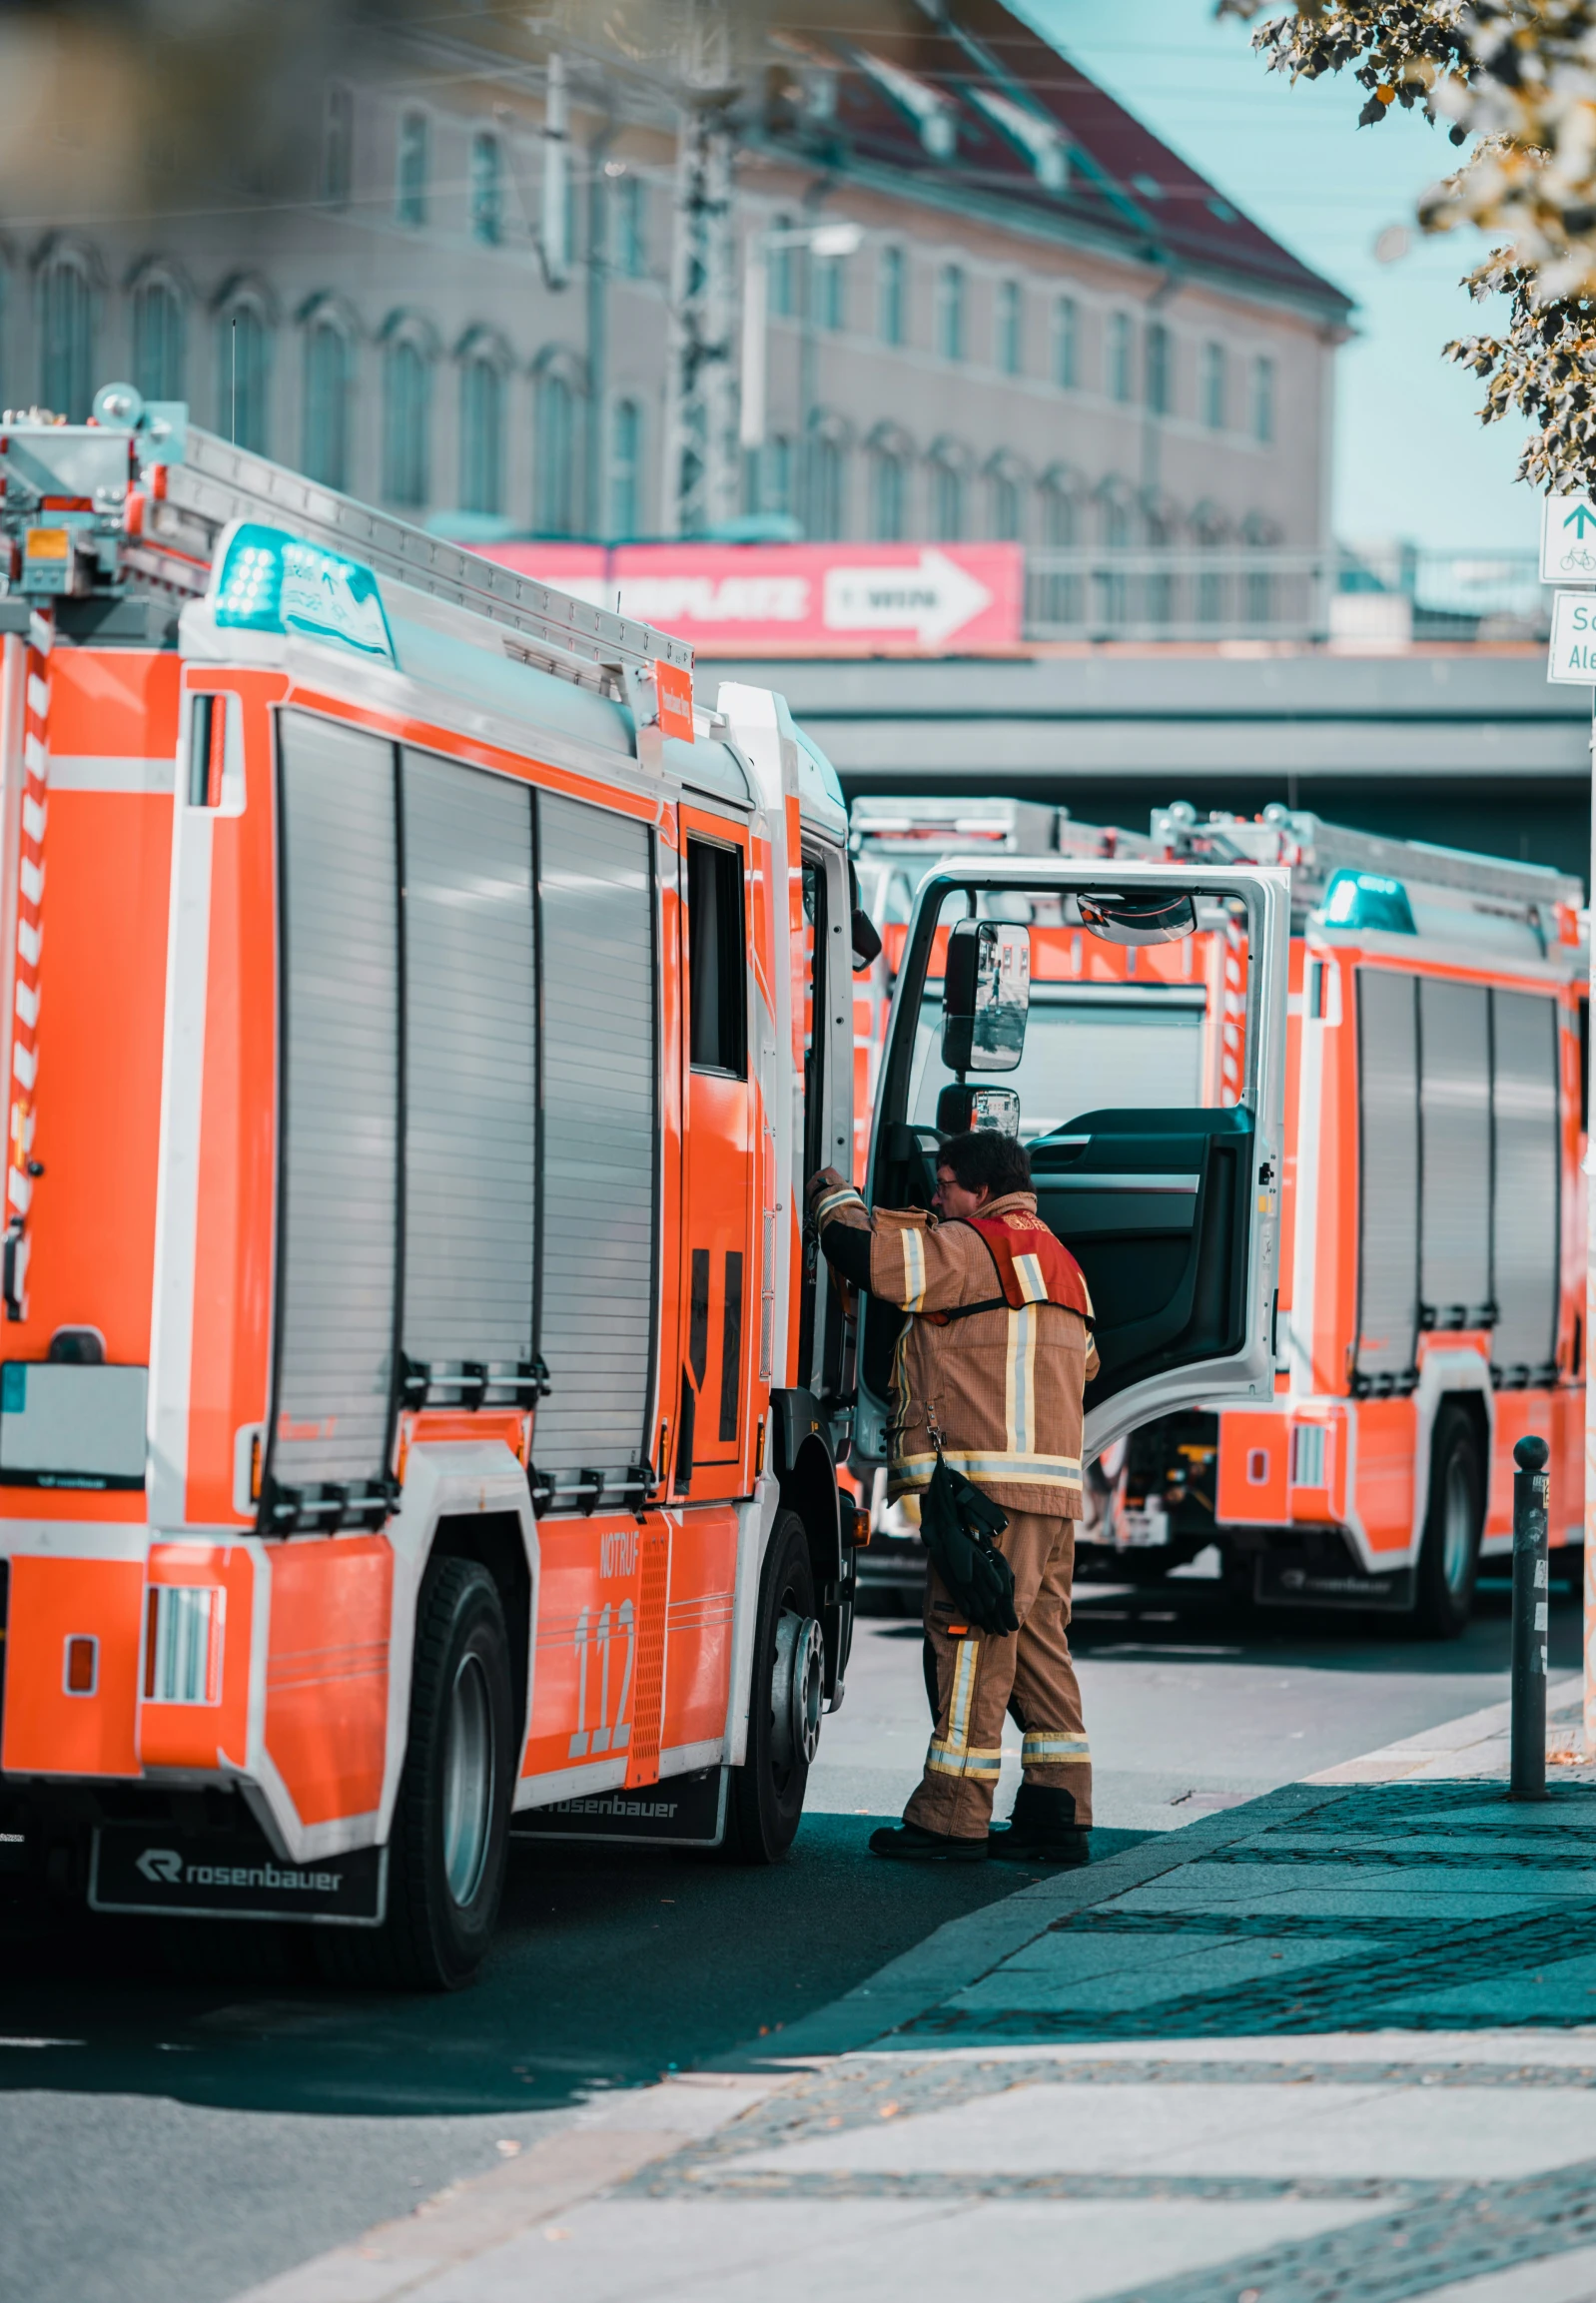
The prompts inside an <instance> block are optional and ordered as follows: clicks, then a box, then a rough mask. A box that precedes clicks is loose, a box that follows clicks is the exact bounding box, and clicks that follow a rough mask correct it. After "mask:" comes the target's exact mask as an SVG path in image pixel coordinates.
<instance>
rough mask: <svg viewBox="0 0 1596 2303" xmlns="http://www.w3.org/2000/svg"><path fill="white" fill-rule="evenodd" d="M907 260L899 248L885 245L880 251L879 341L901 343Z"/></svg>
mask: <svg viewBox="0 0 1596 2303" xmlns="http://www.w3.org/2000/svg"><path fill="white" fill-rule="evenodd" d="M907 275H908V261H907V259H906V258H905V256H904V252H903V250H902V249H901V248H893V247H887V248H884V249H883V250H882V252H881V271H880V276H879V282H878V286H879V290H880V297H881V341H882V343H883V344H902V343H903V342H904V339H905V336H906V333H907V329H906V306H907V303H908V297H907V294H906V290H907V286H908V279H907Z"/></svg>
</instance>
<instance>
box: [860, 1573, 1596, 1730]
mask: <svg viewBox="0 0 1596 2303" xmlns="http://www.w3.org/2000/svg"><path fill="white" fill-rule="evenodd" d="M1492 1564H1493V1566H1494V1565H1495V1564H1496V1563H1495V1562H1493V1563H1492ZM1549 1628H1550V1635H1551V1636H1550V1663H1551V1668H1552V1670H1553V1671H1554V1672H1557V1671H1577V1670H1578V1669H1579V1664H1580V1656H1581V1605H1580V1598H1579V1593H1578V1590H1577V1587H1573V1586H1570V1585H1569V1584H1567V1583H1566V1582H1564V1583H1561V1584H1560V1583H1559V1582H1558V1581H1557V1580H1556V1579H1555V1578H1554V1580H1553V1584H1552V1590H1551V1611H1550V1626H1549ZM903 1632H904V1635H905V1636H906V1637H914V1638H918V1637H919V1627H918V1625H916V1626H913V1627H911V1626H909V1625H905V1626H904V1627H903ZM1511 1632H1512V1586H1511V1584H1510V1583H1509V1582H1508V1581H1507V1579H1506V1577H1505V1576H1503V1577H1500V1578H1499V1577H1496V1576H1494V1575H1493V1576H1491V1577H1490V1578H1488V1579H1483V1580H1482V1581H1481V1583H1480V1586H1479V1588H1478V1590H1477V1591H1476V1593H1475V1597H1474V1614H1473V1620H1472V1621H1471V1622H1470V1623H1469V1625H1468V1627H1467V1629H1466V1630H1465V1631H1464V1633H1463V1635H1462V1637H1461V1638H1459V1639H1452V1640H1423V1639H1416V1638H1415V1637H1414V1636H1413V1631H1412V1627H1411V1624H1410V1623H1409V1622H1408V1620H1407V1619H1406V1618H1405V1617H1403V1616H1389V1615H1376V1614H1369V1613H1361V1612H1357V1611H1354V1610H1350V1609H1349V1610H1348V1611H1347V1612H1346V1613H1345V1614H1344V1615H1340V1614H1330V1613H1317V1614H1309V1613H1307V1612H1306V1611H1298V1610H1295V1609H1291V1608H1256V1607H1238V1606H1237V1605H1236V1603H1235V1601H1234V1599H1233V1598H1232V1597H1231V1595H1230V1594H1229V1593H1228V1592H1226V1591H1225V1590H1224V1589H1223V1588H1222V1587H1221V1586H1220V1585H1219V1584H1218V1583H1217V1582H1216V1581H1207V1580H1198V1579H1187V1578H1185V1577H1181V1578H1178V1579H1175V1580H1172V1581H1170V1582H1166V1583H1158V1584H1152V1585H1133V1584H1110V1583H1096V1582H1085V1583H1079V1584H1077V1586H1076V1592H1075V1610H1074V1614H1073V1617H1072V1620H1071V1625H1070V1638H1071V1644H1072V1645H1073V1646H1074V1648H1075V1649H1076V1651H1077V1652H1078V1653H1079V1654H1080V1655H1081V1656H1083V1657H1091V1658H1092V1660H1093V1661H1094V1662H1096V1663H1100V1664H1102V1663H1113V1662H1115V1661H1116V1660H1118V1657H1117V1653H1116V1651H1117V1650H1120V1651H1122V1652H1123V1655H1124V1659H1125V1660H1126V1661H1130V1660H1132V1655H1133V1652H1135V1653H1136V1654H1137V1655H1145V1654H1146V1653H1147V1651H1148V1650H1149V1649H1151V1648H1156V1647H1163V1646H1169V1647H1179V1648H1181V1649H1183V1651H1184V1652H1183V1660H1185V1661H1196V1662H1200V1661H1201V1651H1200V1650H1194V1649H1193V1648H1191V1647H1190V1646H1188V1645H1187V1643H1188V1642H1190V1641H1191V1640H1193V1639H1194V1638H1195V1637H1196V1638H1198V1639H1201V1640H1203V1641H1205V1642H1222V1643H1223V1645H1222V1660H1223V1661H1224V1662H1226V1663H1228V1664H1232V1665H1235V1664H1239V1665H1241V1666H1243V1667H1244V1666H1245V1665H1247V1664H1249V1663H1255V1664H1257V1665H1259V1666H1260V1667H1263V1668H1268V1669H1273V1668H1274V1667H1275V1666H1277V1665H1281V1664H1300V1665H1311V1667H1312V1668H1313V1669H1314V1670H1315V1671H1327V1672H1351V1673H1378V1674H1389V1673H1391V1672H1401V1673H1411V1674H1414V1675H1416V1676H1420V1677H1424V1678H1443V1677H1445V1678H1450V1677H1456V1678H1462V1679H1467V1678H1472V1677H1478V1678H1480V1679H1482V1680H1491V1679H1495V1680H1497V1681H1499V1682H1500V1683H1501V1684H1500V1685H1498V1686H1495V1687H1491V1688H1486V1689H1482V1690H1481V1694H1480V1702H1481V1703H1482V1704H1484V1703H1491V1702H1494V1701H1496V1700H1497V1699H1498V1698H1499V1697H1500V1696H1504V1695H1505V1694H1506V1692H1507V1691H1506V1684H1505V1678H1504V1676H1503V1675H1505V1673H1506V1671H1507V1668H1508V1660H1509V1647H1510V1643H1511ZM889 1636H891V1635H889ZM1133 1643H1134V1646H1133ZM1212 1652H1213V1654H1214V1660H1219V1655H1218V1650H1217V1649H1215V1650H1213V1651H1212Z"/></svg>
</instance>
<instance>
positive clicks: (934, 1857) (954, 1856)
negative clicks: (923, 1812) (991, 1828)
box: [870, 1824, 987, 1864]
mask: <svg viewBox="0 0 1596 2303" xmlns="http://www.w3.org/2000/svg"><path fill="white" fill-rule="evenodd" d="M870 1853H871V1854H872V1855H873V1856H885V1857H886V1858H887V1860H888V1862H889V1863H897V1864H983V1863H985V1862H986V1860H987V1842H986V1841H985V1840H984V1839H982V1840H955V1839H950V1838H949V1837H948V1835H947V1834H946V1833H945V1832H928V1831H925V1830H923V1829H922V1827H921V1826H920V1825H919V1824H883V1825H882V1827H881V1829H880V1831H879V1832H872V1833H871V1835H870Z"/></svg>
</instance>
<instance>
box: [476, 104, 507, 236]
mask: <svg viewBox="0 0 1596 2303" xmlns="http://www.w3.org/2000/svg"><path fill="white" fill-rule="evenodd" d="M502 177H503V171H502V168H501V167H500V162H499V147H498V138H497V137H496V136H493V135H491V134H489V133H488V132H487V131H485V130H482V131H479V132H478V133H477V134H476V135H474V136H473V137H472V138H471V238H472V239H473V240H479V241H480V242H481V243H482V245H483V247H484V248H496V247H497V246H498V242H499V235H500V232H501V229H502V219H503V206H504V197H503V184H502Z"/></svg>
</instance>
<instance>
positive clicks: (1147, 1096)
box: [909, 979, 1207, 1144]
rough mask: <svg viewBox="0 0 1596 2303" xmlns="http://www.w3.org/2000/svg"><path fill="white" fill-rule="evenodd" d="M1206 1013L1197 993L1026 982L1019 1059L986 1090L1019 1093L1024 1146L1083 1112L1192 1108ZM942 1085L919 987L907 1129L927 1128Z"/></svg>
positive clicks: (933, 987)
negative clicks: (1027, 1005) (1027, 1006)
mask: <svg viewBox="0 0 1596 2303" xmlns="http://www.w3.org/2000/svg"><path fill="white" fill-rule="evenodd" d="M1206 1012H1207V1000H1206V994H1205V993H1204V991H1203V989H1202V987H1201V986H1200V985H1191V986H1188V985H1169V986H1163V985H1161V986H1156V987H1155V986H1149V987H1148V988H1146V989H1143V988H1141V987H1140V986H1139V987H1135V988H1133V987H1131V986H1126V987H1125V988H1124V989H1122V988H1121V987H1120V986H1118V985H1101V986H1099V985H1082V984H1046V983H1044V984H1038V983H1033V984H1032V987H1031V1015H1030V1020H1029V1022H1028V1024H1027V1026H1026V1043H1025V1054H1024V1055H1023V1056H1022V1057H1021V1059H1020V1063H1019V1067H1018V1069H1017V1070H1015V1071H1013V1072H1006V1073H1004V1074H1003V1075H1002V1076H1001V1078H998V1079H995V1080H994V1082H993V1085H994V1086H998V1087H1003V1088H1014V1089H1017V1090H1018V1091H1019V1096H1020V1135H1021V1139H1022V1141H1023V1142H1025V1143H1027V1144H1031V1143H1034V1142H1035V1141H1036V1139H1037V1138H1038V1137H1039V1136H1048V1135H1052V1134H1053V1133H1054V1132H1055V1131H1056V1130H1058V1129H1060V1128H1063V1127H1065V1126H1066V1125H1067V1124H1068V1123H1069V1122H1070V1121H1071V1120H1074V1119H1077V1118H1079V1117H1080V1115H1081V1114H1082V1113H1085V1112H1105V1111H1127V1110H1131V1111H1144V1110H1149V1109H1152V1108H1154V1107H1157V1108H1159V1109H1162V1110H1166V1111H1167V1110H1169V1109H1171V1108H1172V1107H1176V1106H1186V1105H1198V1104H1200V1103H1201V1102H1202V1101H1203V1094H1202V1077H1203V1024H1204V1022H1205V1020H1206ZM952 1078H953V1074H952V1073H951V1072H950V1071H948V1069H947V1068H946V1066H945V1065H944V1064H943V1061H942V985H941V984H940V982H937V981H934V980H930V979H928V981H927V984H926V988H925V992H924V995H923V996H922V999H921V1004H920V1019H919V1024H918V1027H917V1030H916V1033H915V1052H914V1064H913V1070H912V1073H911V1077H910V1088H909V1115H910V1119H911V1121H912V1122H913V1123H914V1124H915V1125H916V1126H919V1127H927V1128H929V1127H933V1126H935V1124H936V1117H937V1097H938V1095H939V1094H940V1092H941V1091H942V1089H944V1088H945V1087H947V1085H948V1084H949V1082H950V1081H951V1080H952Z"/></svg>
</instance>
